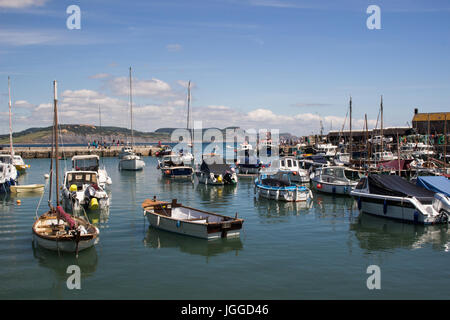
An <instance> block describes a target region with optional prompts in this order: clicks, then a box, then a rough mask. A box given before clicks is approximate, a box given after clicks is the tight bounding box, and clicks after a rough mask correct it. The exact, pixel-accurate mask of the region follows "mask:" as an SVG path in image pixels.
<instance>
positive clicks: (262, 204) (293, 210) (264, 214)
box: [253, 198, 313, 223]
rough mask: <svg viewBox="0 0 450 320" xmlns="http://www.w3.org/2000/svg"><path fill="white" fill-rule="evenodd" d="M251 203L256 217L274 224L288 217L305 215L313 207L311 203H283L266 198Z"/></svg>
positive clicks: (256, 199)
mask: <svg viewBox="0 0 450 320" xmlns="http://www.w3.org/2000/svg"><path fill="white" fill-rule="evenodd" d="M253 203H254V206H255V209H256V212H257V213H258V216H260V217H261V218H264V219H268V220H269V221H270V222H275V223H276V222H281V221H285V219H284V218H286V217H289V216H298V215H300V214H307V213H309V212H310V209H311V208H312V206H313V202H312V201H300V202H285V201H273V200H270V199H266V198H253Z"/></svg>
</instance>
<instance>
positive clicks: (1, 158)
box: [0, 156, 11, 164]
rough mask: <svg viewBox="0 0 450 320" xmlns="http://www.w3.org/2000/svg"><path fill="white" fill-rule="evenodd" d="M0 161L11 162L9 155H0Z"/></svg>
mask: <svg viewBox="0 0 450 320" xmlns="http://www.w3.org/2000/svg"><path fill="white" fill-rule="evenodd" d="M0 163H6V164H11V157H10V156H0Z"/></svg>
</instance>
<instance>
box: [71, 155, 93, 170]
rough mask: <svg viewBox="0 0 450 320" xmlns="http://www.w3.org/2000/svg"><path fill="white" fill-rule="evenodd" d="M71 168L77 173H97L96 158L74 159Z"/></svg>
mask: <svg viewBox="0 0 450 320" xmlns="http://www.w3.org/2000/svg"><path fill="white" fill-rule="evenodd" d="M72 166H73V168H74V169H75V170H77V171H78V170H86V171H98V159H97V158H86V159H75V160H73V162H72Z"/></svg>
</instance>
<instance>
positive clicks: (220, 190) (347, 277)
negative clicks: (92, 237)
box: [0, 157, 450, 299]
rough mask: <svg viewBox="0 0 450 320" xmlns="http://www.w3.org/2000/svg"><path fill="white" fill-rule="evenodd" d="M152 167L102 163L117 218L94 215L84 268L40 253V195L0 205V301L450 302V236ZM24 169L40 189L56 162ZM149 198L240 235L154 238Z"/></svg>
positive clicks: (249, 185) (248, 185) (244, 181)
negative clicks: (75, 281) (76, 277)
mask: <svg viewBox="0 0 450 320" xmlns="http://www.w3.org/2000/svg"><path fill="white" fill-rule="evenodd" d="M144 160H145V162H146V167H145V169H144V170H143V171H141V172H126V171H122V172H121V171H119V170H118V160H117V159H116V158H105V159H102V161H103V162H104V164H105V166H106V169H107V170H108V173H109V175H110V176H111V178H112V181H113V184H112V185H111V186H110V197H111V207H110V210H109V212H108V213H102V214H90V215H89V218H90V219H91V221H92V222H94V223H96V224H97V225H98V226H99V228H100V242H99V243H98V245H96V246H95V247H94V248H91V249H88V250H86V251H83V252H81V253H80V255H79V257H78V259H76V258H75V257H74V255H73V254H61V255H60V256H58V254H57V253H55V252H49V251H46V250H44V249H40V248H38V247H35V246H34V245H33V243H32V233H31V226H32V224H33V221H34V217H35V215H36V207H37V205H38V202H39V199H40V196H39V195H38V196H32V197H29V196H19V197H15V196H13V195H6V196H5V195H0V197H1V198H0V265H1V271H0V299H393V298H396V299H449V298H450V290H449V288H450V269H449V262H450V252H449V250H450V247H449V246H450V242H449V241H450V237H449V235H450V233H449V231H448V226H428V227H424V226H417V225H411V224H404V223H400V222H395V221H390V220H385V219H382V218H377V217H372V216H368V215H366V214H362V215H360V214H359V213H358V210H357V206H356V203H354V201H353V200H352V199H351V198H349V197H333V196H331V195H326V194H319V193H314V199H313V201H312V202H311V203H310V204H309V205H307V204H305V203H279V202H275V201H269V200H264V199H260V200H257V199H255V198H254V191H253V180H252V178H241V179H240V180H239V183H238V185H237V186H234V187H233V186H231V187H228V186H224V187H214V186H204V185H197V184H193V183H192V182H191V181H190V180H187V181H174V180H168V179H163V178H162V177H161V174H160V172H159V171H158V170H157V169H156V166H157V159H156V158H151V157H144ZM27 163H28V164H30V165H31V169H30V170H29V172H28V173H26V174H25V175H23V176H21V177H20V178H19V182H20V183H21V184H32V183H44V177H43V175H44V173H46V172H48V170H49V160H48V159H29V160H28V161H27ZM62 163H63V162H62ZM62 166H63V168H64V165H62ZM67 166H68V167H70V164H69V161H68V162H67ZM46 192H47V191H46ZM153 196H157V197H158V198H160V199H164V200H170V199H172V198H177V199H178V201H179V202H181V203H183V204H186V205H189V206H191V207H194V208H199V209H204V210H208V211H213V212H217V213H220V214H225V215H230V216H234V214H235V213H236V212H238V214H239V217H241V218H243V219H245V222H244V228H243V233H242V236H241V238H240V239H234V240H232V239H228V240H219V241H210V242H208V241H205V240H202V239H195V238H189V237H185V236H180V235H176V234H171V233H167V232H164V231H159V230H155V229H153V228H149V225H148V222H147V221H146V219H144V217H143V214H142V209H141V206H140V205H141V202H142V201H143V200H144V199H146V198H150V197H153ZM47 198H48V197H47V193H46V194H45V195H44V197H43V200H42V203H41V205H40V210H39V211H38V214H39V215H40V214H42V213H43V212H44V211H45V210H46V209H47ZM18 199H20V200H21V204H20V205H18V204H17V200H18ZM69 265H78V266H79V267H80V268H81V273H82V278H81V289H80V290H69V289H68V288H67V286H66V280H67V278H68V277H69V274H67V273H66V270H67V267H68V266H69ZM370 265H377V266H379V267H380V270H381V289H380V290H369V289H368V288H367V284H366V282H367V278H368V277H369V276H370V274H367V267H368V266H370Z"/></svg>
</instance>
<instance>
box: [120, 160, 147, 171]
mask: <svg viewBox="0 0 450 320" xmlns="http://www.w3.org/2000/svg"><path fill="white" fill-rule="evenodd" d="M144 167H145V162H144V161H143V160H140V159H130V160H128V159H121V160H120V162H119V168H120V169H121V170H131V171H138V170H142V169H144Z"/></svg>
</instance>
